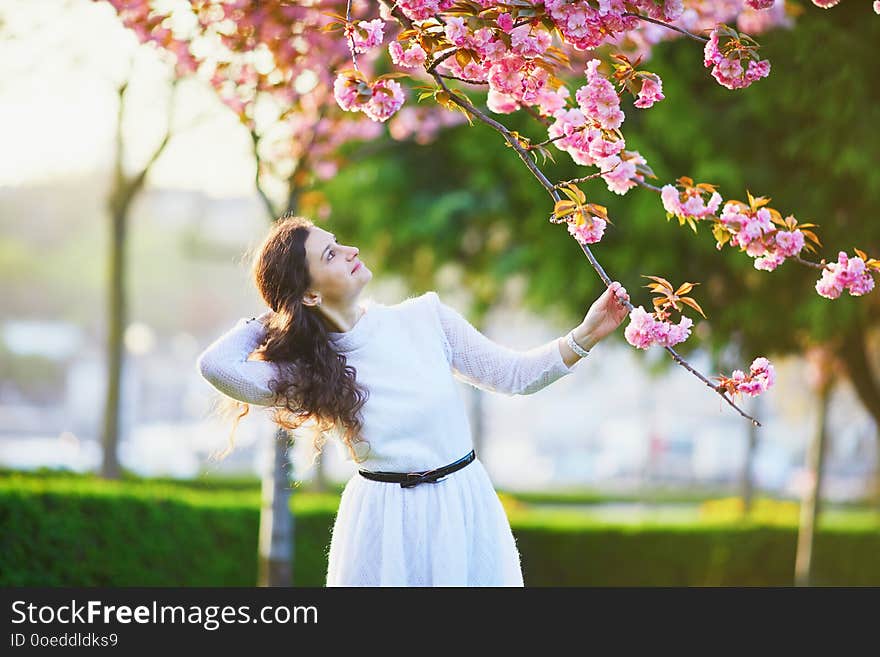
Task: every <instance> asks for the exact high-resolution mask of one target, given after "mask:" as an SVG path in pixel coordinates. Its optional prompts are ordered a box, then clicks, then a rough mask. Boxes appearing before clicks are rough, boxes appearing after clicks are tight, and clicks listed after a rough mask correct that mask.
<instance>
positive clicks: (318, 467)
mask: <svg viewBox="0 0 880 657" xmlns="http://www.w3.org/2000/svg"><path fill="white" fill-rule="evenodd" d="M327 447H328V445H327V443H325V444H324V447H323V448H322V452H321V456H320V458H318V462H317V463H315V478H314V480H313V482H312V490H313V491H315V492H316V493H325V492H327V489H328V488H329V486H328V484H327V471H326V470H325V469H324V454H325V453H326V450H327Z"/></svg>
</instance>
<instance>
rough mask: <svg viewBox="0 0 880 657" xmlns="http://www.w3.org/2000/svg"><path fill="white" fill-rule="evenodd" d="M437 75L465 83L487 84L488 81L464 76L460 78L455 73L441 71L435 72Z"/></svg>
mask: <svg viewBox="0 0 880 657" xmlns="http://www.w3.org/2000/svg"><path fill="white" fill-rule="evenodd" d="M437 75H439V76H440V77H441V78H445V79H447V80H458V81H459V82H464V83H466V84H489V83H488V82H484V81H481V80H465V79H464V78H460V77H458V76H457V75H444V74H443V73H437Z"/></svg>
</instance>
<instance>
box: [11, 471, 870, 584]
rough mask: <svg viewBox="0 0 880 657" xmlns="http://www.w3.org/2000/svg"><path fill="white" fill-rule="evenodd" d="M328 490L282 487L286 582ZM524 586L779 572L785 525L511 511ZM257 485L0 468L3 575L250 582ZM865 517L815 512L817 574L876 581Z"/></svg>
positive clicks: (305, 579) (723, 580)
mask: <svg viewBox="0 0 880 657" xmlns="http://www.w3.org/2000/svg"><path fill="white" fill-rule="evenodd" d="M338 502H339V498H338V495H335V494H328V495H312V494H305V493H301V494H295V495H294V496H293V498H292V505H291V511H292V512H293V513H295V515H296V531H295V532H294V536H295V541H296V545H295V548H294V549H295V555H294V583H295V584H296V585H297V586H323V585H324V578H325V573H326V567H327V551H328V549H329V540H330V536H331V534H330V532H331V528H332V524H333V521H334V518H335V514H336V509H337V506H338ZM511 522H512V526H513V530H514V534H515V537H516V540H517V543H518V545H519V549H520V552H521V555H522V563H523V571H524V577H525V582H526V585H527V586H551V585H555V586H560V585H568V586H572V585H590V586H629V585H641V586H645V585H663V586H684V585H687V586H702V585H738V586H748V585H754V586H764V585H789V584H791V577H792V573H793V572H794V571H793V569H794V554H795V543H796V538H797V536H796V528H795V527H794V526H793V525H791V526H782V527H778V526H772V527H770V526H762V525H758V524H737V523H732V522H723V521H722V522H713V523H711V524H700V525H696V524H672V525H662V524H657V523H654V524H644V525H640V526H620V525H615V524H612V523H598V522H595V521H591V520H587V519H585V518H584V517H583V516H582V515H580V514H578V513H576V512H570V513H552V514H548V513H545V512H540V511H537V512H532V511H528V510H526V511H516V512H514V513H512V514H511ZM258 523H259V490H249V489H244V490H242V489H241V488H238V487H234V486H233V487H231V488H229V489H223V488H221V487H217V488H216V489H214V490H212V491H211V490H200V489H198V488H197V487H187V486H185V485H176V484H173V483H166V482H158V483H156V482H150V481H146V480H144V481H126V482H121V483H120V482H111V481H103V480H100V479H96V478H93V477H88V476H76V475H75V476H54V475H53V476H50V477H41V476H36V475H20V474H9V473H7V474H4V476H2V477H0V527H3V531H2V533H0V584H2V585H3V586H253V585H254V582H255V581H256V577H257V563H256V559H255V556H254V555H255V554H256V548H257V546H256V540H257V539H256V537H257V527H258ZM878 549H880V532H878V531H877V525H876V521H874V522H870V521H863V522H858V523H834V524H829V525H827V526H826V525H822V526H821V527H820V531H819V533H818V535H817V542H816V548H815V553H814V554H815V566H816V581H817V582H818V583H819V584H828V585H845V586H854V585H874V586H876V585H878V584H880V566H878V563H877V560H876V559H875V558H874V557H875V555H876V554H877V551H878Z"/></svg>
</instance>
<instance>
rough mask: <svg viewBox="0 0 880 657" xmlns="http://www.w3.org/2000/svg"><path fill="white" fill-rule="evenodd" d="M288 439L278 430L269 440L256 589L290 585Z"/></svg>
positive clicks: (291, 551)
mask: <svg viewBox="0 0 880 657" xmlns="http://www.w3.org/2000/svg"><path fill="white" fill-rule="evenodd" d="M288 445H289V436H288V434H287V431H286V430H284V429H281V428H279V429H278V430H277V431H276V432H275V436H274V439H273V441H272V449H271V458H270V459H269V462H268V464H267V466H266V471H265V475H264V476H263V485H262V503H261V506H260V541H259V574H258V582H257V585H258V586H290V585H291V582H292V570H293V561H292V557H293V530H294V527H293V516H292V515H291V512H290V506H289V505H290V486H289V482H288V477H287V462H288V454H287V450H288Z"/></svg>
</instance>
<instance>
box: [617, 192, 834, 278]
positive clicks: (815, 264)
mask: <svg viewBox="0 0 880 657" xmlns="http://www.w3.org/2000/svg"><path fill="white" fill-rule="evenodd" d="M633 182H635V183H636V184H637V185H638V186H639V187H644V188H645V189H650V190H651V191H652V192H657V193H658V194H659V193H661V192H662V191H663V190H662V189H660V188H659V187H657V186H655V185H652V184H651V183H646V182H645V181H644V180H634V181H633ZM790 259H791V260H796V261H797V262H799V263H801V264H802V265H804V266H806V267H812V268H814V269H830V267H829V266H828V265H827V264H825V265H823V264H821V263H818V262H812V261H810V260H807V259H806V258H802V257H801V256H799V255H798V256H793V257H792V258H790Z"/></svg>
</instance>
